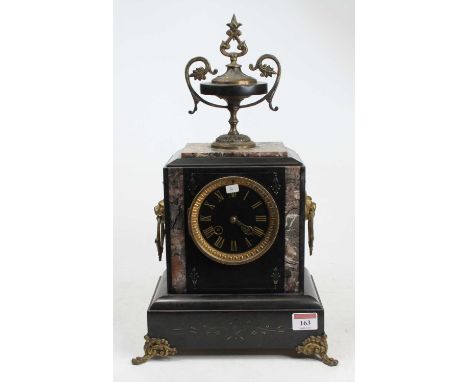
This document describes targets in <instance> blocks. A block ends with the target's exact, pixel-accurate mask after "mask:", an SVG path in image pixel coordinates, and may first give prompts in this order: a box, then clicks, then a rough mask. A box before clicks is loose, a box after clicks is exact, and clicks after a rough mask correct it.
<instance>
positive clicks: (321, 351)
mask: <svg viewBox="0 0 468 382" xmlns="http://www.w3.org/2000/svg"><path fill="white" fill-rule="evenodd" d="M327 351H328V343H327V335H326V334H324V335H322V336H310V337H309V338H306V339H305V340H304V342H302V345H299V346H297V347H296V352H297V354H304V355H306V356H314V357H315V358H318V359H319V360H320V361H322V362H323V363H324V364H325V365H328V366H336V365H338V360H336V359H333V358H331V357H329V356H328V355H327Z"/></svg>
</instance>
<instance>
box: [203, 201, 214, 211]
mask: <svg viewBox="0 0 468 382" xmlns="http://www.w3.org/2000/svg"><path fill="white" fill-rule="evenodd" d="M203 205H204V206H207V207H210V208H211V209H212V210H214V209H215V208H216V206H215V205H213V204H210V203H208V202H205V203H203Z"/></svg>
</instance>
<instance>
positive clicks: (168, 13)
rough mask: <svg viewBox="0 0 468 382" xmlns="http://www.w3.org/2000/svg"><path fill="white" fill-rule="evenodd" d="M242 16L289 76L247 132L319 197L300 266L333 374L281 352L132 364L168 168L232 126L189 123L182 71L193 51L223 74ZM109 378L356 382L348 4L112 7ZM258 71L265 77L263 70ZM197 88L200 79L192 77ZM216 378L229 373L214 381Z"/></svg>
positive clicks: (214, 120) (253, 50) (209, 116)
mask: <svg viewBox="0 0 468 382" xmlns="http://www.w3.org/2000/svg"><path fill="white" fill-rule="evenodd" d="M233 13H235V14H236V16H237V19H238V21H239V22H241V23H242V24H243V26H242V27H241V30H242V32H243V35H242V37H243V39H245V41H246V43H247V46H248V48H249V52H248V54H247V56H245V57H242V58H241V59H240V60H239V63H240V64H242V65H243V69H244V72H246V73H247V74H249V72H250V71H249V69H248V64H249V63H254V62H255V61H256V59H257V58H258V57H259V56H260V55H261V54H264V53H271V54H274V55H276V56H277V57H278V58H279V60H280V62H281V64H282V69H283V74H282V78H281V82H280V85H279V88H278V91H277V93H276V96H275V99H274V102H273V104H274V105H277V106H279V111H278V112H276V113H275V112H272V111H270V110H269V109H268V107H267V104H266V103H265V104H262V105H259V106H257V107H254V108H251V109H246V110H241V111H240V112H239V115H238V118H239V121H240V122H239V125H238V128H239V131H241V132H244V133H246V134H248V135H249V136H250V137H251V138H252V139H253V140H255V141H283V142H284V143H285V144H286V145H287V146H288V147H290V148H292V149H294V150H295V151H297V152H298V153H299V155H300V156H301V158H302V160H303V162H304V163H305V165H306V168H307V185H306V188H307V192H308V193H309V194H310V195H311V196H312V197H313V198H314V199H315V201H316V202H317V213H316V220H315V222H316V224H315V231H316V241H315V246H314V255H313V257H311V258H310V257H307V258H306V266H307V267H308V268H309V270H310V271H311V272H312V274H313V276H314V279H315V281H316V283H317V287H318V290H319V293H320V295H321V298H322V302H323V304H324V306H325V311H326V321H325V325H326V331H327V333H328V335H329V347H330V351H329V354H330V356H332V357H336V358H338V359H339V360H340V364H339V365H338V366H337V367H335V368H329V367H326V366H324V365H322V364H321V363H319V362H314V361H309V360H306V361H304V360H298V359H291V358H289V357H285V356H273V355H269V356H251V355H248V356H247V355H245V356H222V355H219V356H216V357H215V356H191V357H189V356H178V357H175V358H172V359H170V360H164V361H162V362H156V361H155V362H149V363H147V364H145V365H142V366H139V367H136V366H132V365H131V364H130V359H131V358H132V357H133V356H135V355H141V354H142V345H143V338H142V336H143V335H144V334H145V332H146V308H147V305H148V303H149V300H150V298H151V295H152V293H153V290H154V287H155V284H156V281H157V278H158V277H159V275H160V274H161V273H162V272H163V270H164V268H165V263H164V262H161V263H159V262H157V257H156V249H155V246H154V242H153V240H154V234H155V224H156V223H155V218H154V214H153V211H152V209H153V205H154V204H155V203H156V202H157V201H158V200H160V199H162V197H163V187H162V167H163V166H164V164H165V163H166V161H167V160H168V159H169V157H170V156H171V155H172V154H173V153H174V152H175V151H177V150H178V149H180V148H182V147H183V146H184V145H185V143H187V142H211V141H212V140H213V139H214V138H215V137H216V136H218V135H220V134H222V133H224V132H226V131H227V129H228V123H227V119H228V113H227V111H226V110H218V109H213V108H208V107H207V106H205V105H199V110H198V111H197V113H195V114H194V115H189V114H188V113H187V110H189V109H191V108H192V107H193V102H192V99H191V97H190V94H189V91H188V89H187V88H186V85H185V81H184V77H183V70H184V67H185V64H186V62H187V61H188V60H189V59H190V58H192V57H195V56H198V55H201V56H204V57H206V58H207V59H208V60H209V61H210V63H211V64H212V67H214V68H217V69H218V70H219V71H220V73H223V72H224V65H225V64H226V63H227V59H226V57H224V56H222V55H221V54H220V53H219V49H218V48H219V43H220V42H221V40H223V39H225V37H226V35H225V31H226V29H227V27H226V26H225V24H226V23H227V22H229V21H230V18H231V16H232V14H233ZM114 65H115V67H114V97H115V98H114V125H115V132H114V171H115V173H114V186H115V187H114V190H115V191H114V256H115V258H114V376H115V380H116V381H152V380H154V379H156V378H164V380H165V381H172V380H174V381H176V380H177V381H185V380H187V381H189V380H190V381H194V380H198V378H202V377H203V379H204V380H205V381H211V380H213V381H214V380H216V381H219V379H220V377H221V376H222V379H224V380H229V381H230V380H237V379H240V378H242V379H243V380H245V381H250V380H252V381H253V380H255V381H263V380H269V381H276V380H278V381H279V380H285V379H286V378H287V379H291V377H293V376H297V377H299V376H301V375H302V376H304V377H305V376H307V378H314V379H316V380H320V381H351V380H353V379H354V184H353V179H354V162H353V157H354V142H353V92H354V83H353V82H354V78H353V76H354V4H353V1H346V0H322V1H299V0H295V1H287V2H286V1H236V2H232V1H225V0H223V1H219V0H218V1H207V0H198V1H171V2H163V1H159V2H157V1H151V0H144V1H130V0H115V8H114ZM257 75H258V74H257ZM197 85H198V83H197ZM220 373H222V374H220Z"/></svg>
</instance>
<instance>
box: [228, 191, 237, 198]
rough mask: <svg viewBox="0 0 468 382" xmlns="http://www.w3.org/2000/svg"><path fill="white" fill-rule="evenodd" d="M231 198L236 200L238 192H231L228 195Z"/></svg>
mask: <svg viewBox="0 0 468 382" xmlns="http://www.w3.org/2000/svg"><path fill="white" fill-rule="evenodd" d="M228 195H229V196H230V197H231V198H236V197H237V192H231V193H229V194H228Z"/></svg>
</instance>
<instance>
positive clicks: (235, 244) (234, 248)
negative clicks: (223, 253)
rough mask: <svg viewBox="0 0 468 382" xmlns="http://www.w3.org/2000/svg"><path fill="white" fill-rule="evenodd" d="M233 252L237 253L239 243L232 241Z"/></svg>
mask: <svg viewBox="0 0 468 382" xmlns="http://www.w3.org/2000/svg"><path fill="white" fill-rule="evenodd" d="M231 252H237V241H235V240H231Z"/></svg>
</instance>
